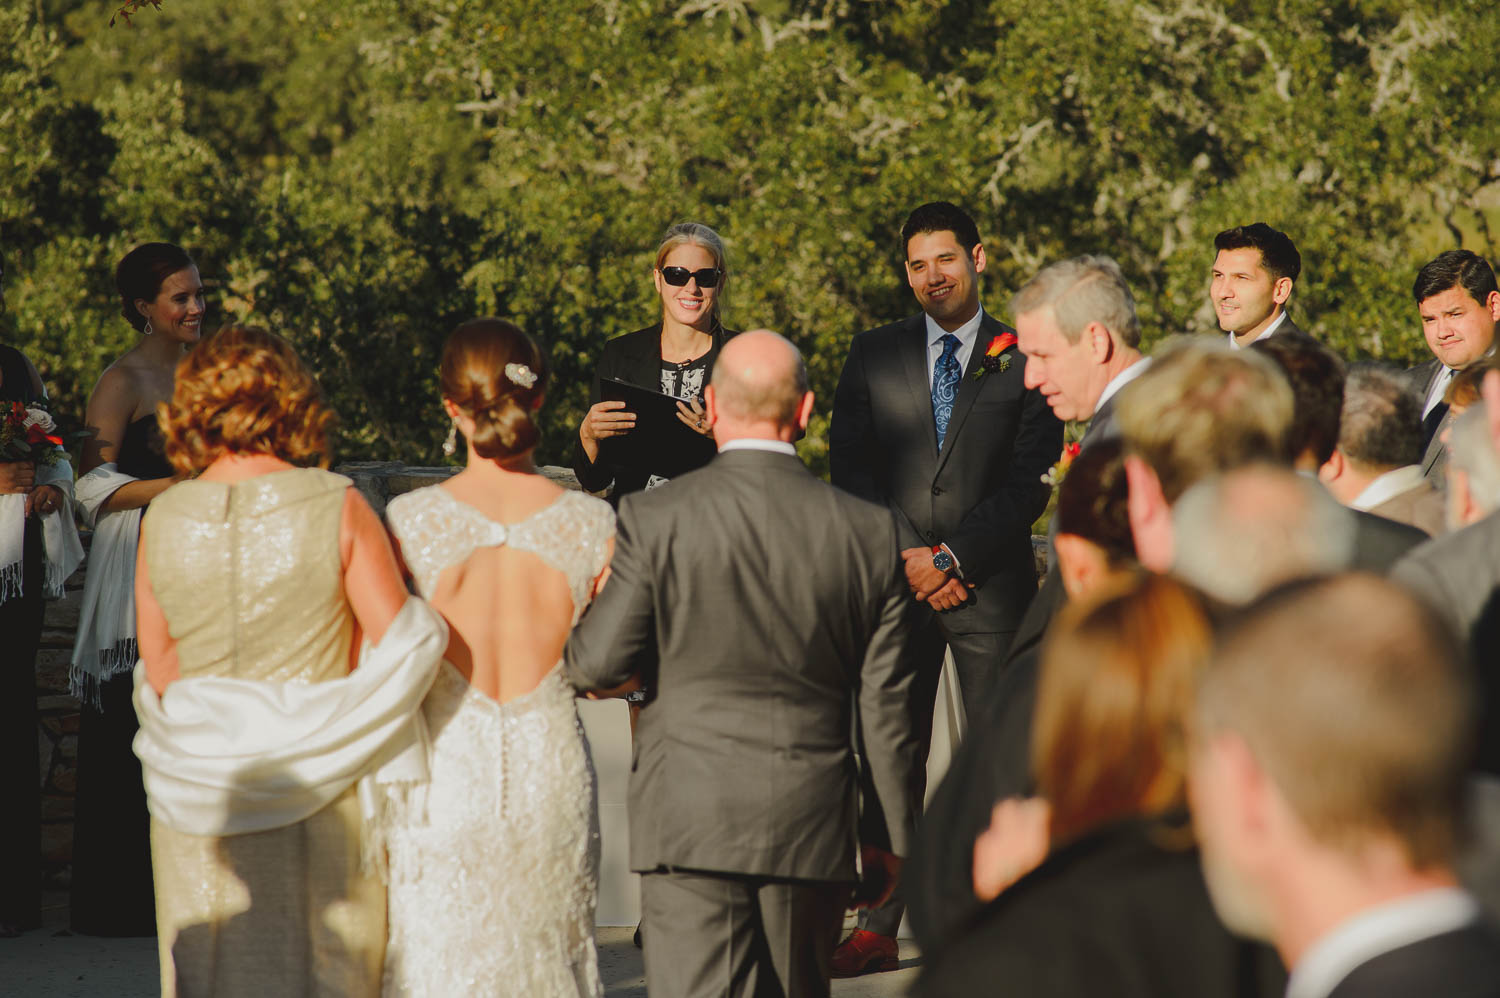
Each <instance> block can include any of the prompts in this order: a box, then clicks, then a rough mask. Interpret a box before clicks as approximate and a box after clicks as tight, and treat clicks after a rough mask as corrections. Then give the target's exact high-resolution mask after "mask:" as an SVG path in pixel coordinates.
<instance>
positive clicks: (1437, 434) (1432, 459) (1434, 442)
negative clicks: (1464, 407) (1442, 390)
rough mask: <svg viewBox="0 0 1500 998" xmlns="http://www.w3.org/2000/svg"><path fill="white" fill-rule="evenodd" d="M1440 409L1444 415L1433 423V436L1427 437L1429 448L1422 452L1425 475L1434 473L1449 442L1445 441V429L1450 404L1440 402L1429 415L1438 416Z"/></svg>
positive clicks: (1423, 472)
mask: <svg viewBox="0 0 1500 998" xmlns="http://www.w3.org/2000/svg"><path fill="white" fill-rule="evenodd" d="M1438 410H1442V415H1441V416H1439V417H1438V420H1437V422H1436V423H1435V424H1434V425H1433V427H1432V436H1430V437H1428V439H1427V450H1426V451H1424V452H1423V454H1422V474H1423V475H1424V476H1425V475H1429V474H1431V473H1432V466H1433V465H1434V464H1436V463H1437V459H1438V458H1439V457H1440V456H1441V455H1442V453H1443V451H1444V450H1446V449H1447V444H1445V443H1443V430H1444V428H1445V427H1446V426H1447V423H1448V406H1447V405H1446V404H1444V403H1441V402H1440V403H1438V405H1437V407H1436V408H1434V409H1433V410H1432V412H1431V413H1430V414H1429V415H1431V416H1437V415H1438Z"/></svg>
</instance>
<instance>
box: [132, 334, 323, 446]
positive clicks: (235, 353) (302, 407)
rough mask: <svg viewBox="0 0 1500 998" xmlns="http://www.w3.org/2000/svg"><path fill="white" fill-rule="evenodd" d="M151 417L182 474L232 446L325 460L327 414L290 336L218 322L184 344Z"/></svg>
mask: <svg viewBox="0 0 1500 998" xmlns="http://www.w3.org/2000/svg"><path fill="white" fill-rule="evenodd" d="M156 419H157V422H158V424H159V425H160V426H161V432H162V437H163V438H164V441H165V445H166V447H165V449H166V456H167V460H168V461H170V462H171V463H172V467H174V468H176V469H177V470H178V471H179V472H182V473H183V474H193V473H195V472H199V471H202V470H203V469H204V468H206V467H208V466H209V465H210V464H212V463H213V462H214V461H215V460H217V459H218V458H219V457H220V456H222V455H224V454H232V453H252V454H271V455H273V456H275V457H279V458H281V459H282V460H284V461H289V462H291V463H292V464H302V465H317V466H318V467H320V468H326V467H328V460H329V449H328V431H329V430H330V429H331V428H332V426H333V421H334V416H333V413H332V412H331V411H329V409H328V407H327V406H325V405H324V404H323V393H322V390H321V389H320V388H319V387H318V382H317V380H316V379H315V378H314V377H313V376H312V374H310V373H309V372H308V370H307V368H306V367H304V366H303V364H302V360H301V358H299V357H298V356H297V351H296V350H294V349H292V345H291V344H290V343H288V342H287V341H286V340H284V339H282V338H281V337H280V336H277V335H276V334H275V333H272V332H268V331H266V330H264V329H260V328H258V327H255V326H239V325H228V326H225V327H223V328H222V329H220V330H219V331H218V332H217V333H214V334H213V335H212V336H208V337H205V338H204V339H202V340H200V341H199V342H198V343H197V345H195V346H194V347H193V349H192V350H190V351H188V354H187V356H185V357H183V358H182V360H181V361H180V362H179V363H178V365H177V380H176V383H175V384H174V386H173V388H172V400H171V402H170V403H168V402H162V403H160V404H159V405H158V406H157V407H156Z"/></svg>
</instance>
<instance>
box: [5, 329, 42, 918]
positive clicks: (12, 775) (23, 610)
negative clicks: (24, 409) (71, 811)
mask: <svg viewBox="0 0 1500 998" xmlns="http://www.w3.org/2000/svg"><path fill="white" fill-rule="evenodd" d="M34 399H35V392H34V389H33V385H32V380H31V371H30V369H29V368H28V367H27V365H26V361H25V359H24V358H23V357H22V356H21V354H20V352H19V351H17V350H15V349H12V348H11V347H6V346H0V401H5V402H31V401H34ZM23 529H24V530H25V539H24V543H23V546H22V556H21V595H19V596H12V597H10V598H9V599H6V600H4V602H0V753H3V754H0V758H3V759H4V760H5V763H4V765H0V801H3V802H4V803H3V804H0V923H4V924H6V925H9V926H11V927H13V928H16V929H35V928H38V927H40V926H41V924H42V788H41V780H40V778H39V776H38V770H39V769H40V768H41V760H40V756H39V754H38V751H37V710H36V652H37V646H38V645H39V644H40V642H41V638H42V609H43V604H42V580H43V574H44V564H43V560H42V520H41V517H37V516H31V517H27V518H26V523H25V527H24V528H23Z"/></svg>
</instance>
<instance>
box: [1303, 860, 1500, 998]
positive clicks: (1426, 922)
mask: <svg viewBox="0 0 1500 998" xmlns="http://www.w3.org/2000/svg"><path fill="white" fill-rule="evenodd" d="M1478 917H1479V905H1478V904H1477V903H1476V902H1475V901H1474V899H1473V898H1472V897H1470V896H1469V894H1468V892H1467V891H1464V890H1461V889H1460V888H1457V887H1438V888H1434V889H1432V890H1427V891H1422V892H1420V893H1418V894H1412V895H1410V896H1408V897H1404V898H1401V899H1400V900H1398V901H1392V902H1390V903H1389V904H1383V905H1380V906H1379V907H1376V908H1371V909H1369V910H1368V911H1364V912H1361V913H1360V914H1358V915H1356V916H1354V917H1353V918H1351V919H1349V920H1348V921H1346V922H1344V924H1342V925H1340V926H1339V927H1338V928H1336V929H1334V930H1333V931H1332V932H1329V933H1327V934H1326V935H1324V936H1323V938H1322V939H1319V940H1318V941H1317V942H1315V943H1313V944H1312V946H1311V947H1309V948H1308V950H1307V952H1306V953H1304V954H1303V955H1302V959H1301V960H1298V961H1297V965H1296V966H1295V967H1293V968H1292V976H1291V979H1290V980H1289V981H1287V985H1286V998H1327V996H1328V994H1329V992H1331V991H1332V990H1333V989H1334V988H1336V987H1338V984H1339V982H1340V981H1342V980H1343V979H1344V978H1345V977H1348V976H1349V974H1350V972H1351V971H1353V970H1354V969H1355V968H1356V967H1359V966H1361V965H1363V964H1365V963H1368V962H1369V961H1371V960H1373V959H1375V958H1376V957H1377V956H1380V955H1381V954H1383V953H1389V952H1391V951H1392V950H1396V949H1400V948H1401V947H1403V946H1409V945H1411V944H1412V943H1416V942H1421V941H1422V940H1424V939H1430V938H1432V937H1433V936H1440V935H1442V934H1443V933H1445V932H1452V931H1454V930H1455V929H1461V928H1463V927H1464V926H1465V925H1468V924H1469V923H1470V922H1473V921H1474V920H1475V919H1477V918H1478Z"/></svg>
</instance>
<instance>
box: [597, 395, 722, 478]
mask: <svg viewBox="0 0 1500 998" xmlns="http://www.w3.org/2000/svg"><path fill="white" fill-rule="evenodd" d="M600 391H601V394H602V396H603V399H604V401H606V402H624V403H625V411H626V412H633V413H635V426H634V427H633V428H632V429H631V430H630V431H629V432H628V433H626V434H625V435H624V436H620V437H609V438H607V439H605V440H601V441H600V442H599V450H600V457H602V458H603V459H604V460H606V461H608V462H610V463H611V464H616V465H620V466H622V467H626V468H634V469H635V470H637V471H644V472H647V473H648V474H652V475H660V476H661V477H663V478H673V477H675V476H677V475H682V474H686V473H687V472H689V471H693V470H695V469H698V468H701V467H703V466H704V465H705V464H707V463H708V462H709V461H712V460H713V457H714V454H715V453H717V451H718V447H717V446H716V445H715V444H714V441H713V438H712V437H705V436H704V435H703V434H701V433H698V432H696V431H695V430H693V429H692V427H690V426H688V425H686V424H685V423H683V421H682V420H680V419H678V418H677V412H678V410H677V403H678V402H686V401H687V399H679V398H677V397H675V396H672V395H663V394H662V393H661V392H654V391H652V390H651V389H649V388H642V387H640V386H639V385H632V384H629V383H627V382H624V381H616V380H614V379H613V378H605V379H603V380H602V381H601V382H600Z"/></svg>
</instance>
